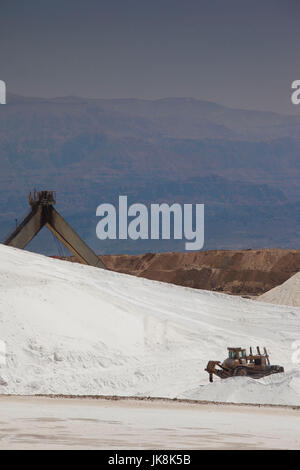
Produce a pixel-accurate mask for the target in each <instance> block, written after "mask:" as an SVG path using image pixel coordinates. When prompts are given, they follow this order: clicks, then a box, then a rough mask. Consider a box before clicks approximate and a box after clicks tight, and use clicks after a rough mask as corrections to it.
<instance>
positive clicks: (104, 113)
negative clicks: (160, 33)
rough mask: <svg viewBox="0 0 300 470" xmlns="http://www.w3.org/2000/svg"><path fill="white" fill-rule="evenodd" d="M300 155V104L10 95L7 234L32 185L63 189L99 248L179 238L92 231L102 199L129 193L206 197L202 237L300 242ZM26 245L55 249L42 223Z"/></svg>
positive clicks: (5, 138) (1, 206) (258, 243)
mask: <svg viewBox="0 0 300 470" xmlns="http://www.w3.org/2000/svg"><path fill="white" fill-rule="evenodd" d="M299 156H300V117H299V118H298V117H297V116H284V115H278V114H274V113H269V112H268V113H263V112H256V111H244V110H238V109H231V108H226V107H223V106H219V105H217V104H215V103H209V102H205V101H199V100H195V99H191V98H166V99H160V100H156V101H147V100H137V99H127V100H124V99H123V100H118V99H115V100H100V99H94V100H92V99H83V98H76V97H66V98H56V99H40V98H24V97H20V96H16V95H11V96H8V104H7V105H6V106H1V107H0V181H1V185H0V192H1V193H0V237H1V239H3V238H4V237H5V234H6V233H8V232H9V231H10V229H11V228H13V226H14V223H15V219H16V218H18V219H19V218H20V217H21V216H22V214H23V213H24V212H25V211H26V210H27V207H28V206H27V200H26V197H27V193H28V192H29V191H30V190H32V189H33V188H34V187H37V189H53V190H56V191H57V208H58V210H61V211H62V212H63V214H64V215H65V216H66V218H67V220H68V221H69V222H70V223H71V224H72V225H73V226H74V227H75V229H76V230H78V232H79V233H80V234H81V235H82V236H83V237H84V238H85V239H86V240H87V241H88V243H90V244H91V246H92V247H93V248H94V249H95V250H96V251H97V252H99V253H100V252H103V253H126V252H128V253H138V252H144V251H171V250H178V251H183V250H184V242H181V241H151V240H149V241H145V240H144V241H135V242H132V241H118V240H116V241H106V242H100V241H99V240H97V239H96V235H95V227H96V223H97V219H96V216H95V212H96V207H97V206H98V205H99V204H100V203H102V202H112V203H116V202H117V199H118V196H119V195H124V194H127V195H128V197H129V203H134V202H144V203H147V204H149V203H154V202H169V203H172V202H182V203H187V202H189V203H205V205H206V207H205V210H206V225H205V232H206V233H205V235H206V240H205V246H204V248H205V249H215V248H232V249H240V248H249V247H251V248H263V247H280V248H300V243H299V229H300V211H299V202H300V190H299V177H300V159H299ZM44 237H46V236H45V235H44ZM31 249H33V250H39V251H43V252H45V253H55V251H56V247H55V245H54V244H53V242H52V241H51V242H50V239H49V238H47V237H46V238H44V239H43V235H41V236H40V238H38V239H37V240H36V241H35V242H33V244H32V246H31Z"/></svg>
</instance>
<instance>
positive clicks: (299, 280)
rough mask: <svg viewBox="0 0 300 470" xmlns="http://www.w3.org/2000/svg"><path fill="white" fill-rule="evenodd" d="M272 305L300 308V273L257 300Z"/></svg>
mask: <svg viewBox="0 0 300 470" xmlns="http://www.w3.org/2000/svg"><path fill="white" fill-rule="evenodd" d="M257 300H258V301H260V302H269V303H270V304H278V305H292V306H297V307H299V306H300V273H297V274H295V275H294V276H292V277H290V279H288V280H287V281H285V282H284V283H283V284H281V285H280V286H277V287H274V289H271V290H269V291H268V292H265V293H264V294H263V295H260V296H259V297H258V298H257Z"/></svg>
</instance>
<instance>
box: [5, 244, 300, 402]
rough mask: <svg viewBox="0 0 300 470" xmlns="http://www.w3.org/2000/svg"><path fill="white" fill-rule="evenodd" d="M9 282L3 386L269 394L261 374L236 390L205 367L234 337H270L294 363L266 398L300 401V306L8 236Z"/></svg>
mask: <svg viewBox="0 0 300 470" xmlns="http://www.w3.org/2000/svg"><path fill="white" fill-rule="evenodd" d="M0 289H1V290H0V292H1V294H0V339H1V340H2V341H4V342H5V343H6V347H7V355H6V357H7V361H6V362H7V363H6V364H2V365H0V393H16V394H35V393H46V394H48V393H62V394H109V395H110V394H114V395H145V396H166V397H183V396H187V395H189V394H190V395H191V396H192V397H193V398H199V399H207V398H209V399H212V400H215V399H217V400H221V401H225V400H226V399H228V401H234V400H237V401H242V402H244V401H245V397H247V400H248V401H254V402H255V401H256V400H260V399H261V398H260V395H261V390H262V388H261V385H260V382H259V384H258V385H253V380H248V379H247V380H246V381H245V380H243V381H241V380H238V381H237V379H234V380H235V382H234V383H236V384H237V386H238V389H237V390H236V395H234V396H233V395H232V390H233V389H232V385H231V384H232V383H233V382H232V381H231V380H230V381H222V382H221V381H219V380H218V379H216V382H215V383H214V384H209V383H208V375H207V373H206V372H205V371H204V368H205V366H206V363H207V361H208V359H222V358H224V355H225V354H226V347H227V346H228V345H231V346H235V345H236V346H240V345H241V346H248V345H251V344H252V345H253V346H256V345H261V346H264V345H265V346H267V348H268V349H269V352H270V354H271V359H272V362H273V363H274V364H276V363H278V364H281V365H283V366H285V368H286V370H287V373H285V374H282V375H281V377H280V383H282V385H281V386H280V389H278V387H276V386H275V387H272V389H271V388H269V390H270V393H269V392H268V394H267V400H268V401H269V402H272V403H274V402H276V403H285V400H291V401H292V402H293V404H300V384H299V380H298V382H297V381H296V382H295V384H294V385H293V390H294V392H295V393H294V395H293V396H292V398H291V395H290V393H289V392H287V393H288V395H287V394H286V393H285V390H289V387H290V381H291V377H293V373H292V372H291V369H292V368H295V367H298V366H295V364H293V363H292V361H291V356H292V353H293V352H294V353H295V351H294V350H293V349H292V348H291V346H292V343H293V342H294V341H295V340H297V339H298V336H297V335H298V332H299V330H300V329H299V327H300V309H299V308H296V307H282V306H273V305H269V304H259V303H257V302H254V301H252V300H248V299H242V298H239V297H232V296H227V295H223V294H217V293H214V292H208V291H199V290H193V289H189V288H184V287H179V286H173V285H171V284H165V283H160V282H155V281H149V280H146V279H142V278H136V277H133V276H129V275H125V274H119V273H115V272H108V271H104V270H101V269H96V268H91V267H87V266H83V265H79V264H73V263H67V262H64V261H59V260H55V259H49V258H46V257H44V256H40V255H36V254H33V253H28V252H25V251H21V250H17V249H13V248H9V247H6V246H3V245H0ZM0 359H1V357H0ZM2 359H3V357H2ZM291 374H292V375H291ZM274 377H275V376H274ZM277 377H278V380H279V376H277ZM297 377H298V376H297ZM269 379H271V378H269ZM264 380H267V379H264ZM272 380H273V378H272ZM274 380H275V379H274ZM295 380H296V379H295ZM272 383H273V382H272ZM276 383H277V382H276ZM234 389H235V386H234ZM278 390H279V392H280V393H278ZM246 392H247V393H246ZM226 397H227V398H226ZM263 401H264V402H265V401H266V400H265V399H264V400H263Z"/></svg>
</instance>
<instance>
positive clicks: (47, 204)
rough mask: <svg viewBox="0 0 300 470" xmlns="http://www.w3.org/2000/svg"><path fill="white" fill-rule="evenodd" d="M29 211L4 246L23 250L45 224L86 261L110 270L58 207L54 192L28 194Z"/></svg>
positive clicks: (82, 260)
mask: <svg viewBox="0 0 300 470" xmlns="http://www.w3.org/2000/svg"><path fill="white" fill-rule="evenodd" d="M28 200H29V204H30V207H31V210H30V213H29V214H28V215H27V217H25V219H24V220H23V221H22V222H21V223H20V224H19V225H17V227H16V229H15V230H14V232H13V233H12V234H11V235H10V236H9V237H8V238H7V239H6V240H5V242H4V245H7V246H12V247H15V248H20V249H24V248H25V247H26V246H27V245H28V243H30V242H31V240H32V239H33V238H34V237H35V236H36V235H37V234H38V232H39V231H40V230H41V229H42V228H43V227H44V226H46V227H47V228H48V229H49V230H50V231H51V232H52V233H53V234H54V235H55V237H56V238H58V240H60V241H61V242H62V243H63V244H64V245H65V246H66V247H67V248H68V249H69V250H70V251H71V252H72V253H73V254H74V255H75V257H76V258H77V260H78V261H79V262H81V263H83V264H87V265H89V266H94V267H97V268H103V269H107V268H106V266H105V264H104V263H103V261H102V260H101V259H99V258H98V256H97V255H96V254H95V253H94V252H93V250H91V248H90V247H89V246H88V245H87V244H86V243H85V242H84V241H83V240H82V238H80V236H79V235H78V234H77V233H76V232H75V231H74V230H73V229H72V227H71V226H70V225H69V224H68V223H67V222H66V221H65V219H64V218H63V217H62V216H61V215H60V214H59V213H58V212H57V210H55V208H54V204H55V203H56V195H55V192H54V191H39V192H38V191H36V190H35V191H34V192H33V194H31V193H29V196H28Z"/></svg>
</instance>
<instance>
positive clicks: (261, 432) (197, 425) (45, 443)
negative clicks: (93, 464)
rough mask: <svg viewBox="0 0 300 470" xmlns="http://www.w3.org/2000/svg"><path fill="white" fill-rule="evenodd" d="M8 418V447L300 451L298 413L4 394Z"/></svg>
mask: <svg viewBox="0 0 300 470" xmlns="http://www.w3.org/2000/svg"><path fill="white" fill-rule="evenodd" d="M0 416H1V421H0V449H115V450H117V451H118V450H121V449H180V450H181V451H182V450H185V449H226V450H228V449H300V410H292V409H278V408H269V407H267V408H265V407H262V408H256V407H254V408H253V407H249V406H248V407H247V406H233V405H212V404H209V405H202V404H201V405H198V404H189V403H176V402H175V403H169V402H166V401H156V400H154V401H153V402H148V401H147V402H140V401H137V400H126V401H124V400H120V401H107V400H91V399H51V398H47V399H46V398H37V397H0ZM187 454H188V452H187ZM111 455H112V456H113V455H115V453H113V452H112V454H111ZM132 455H134V454H132ZM150 464H152V462H150V463H149V466H150ZM144 466H145V465H142V466H141V467H140V468H144Z"/></svg>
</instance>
